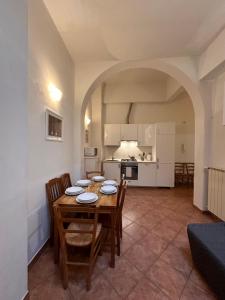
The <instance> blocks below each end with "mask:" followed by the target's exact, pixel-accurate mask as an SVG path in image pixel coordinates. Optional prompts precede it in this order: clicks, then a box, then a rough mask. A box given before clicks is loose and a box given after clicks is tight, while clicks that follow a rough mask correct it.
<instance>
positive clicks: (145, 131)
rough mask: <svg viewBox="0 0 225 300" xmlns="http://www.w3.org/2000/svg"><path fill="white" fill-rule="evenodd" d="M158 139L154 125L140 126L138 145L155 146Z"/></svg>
mask: <svg viewBox="0 0 225 300" xmlns="http://www.w3.org/2000/svg"><path fill="white" fill-rule="evenodd" d="M155 137H156V126H155V125H154V124H139V125H138V145H139V146H154V145H155Z"/></svg>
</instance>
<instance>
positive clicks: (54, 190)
mask: <svg viewBox="0 0 225 300" xmlns="http://www.w3.org/2000/svg"><path fill="white" fill-rule="evenodd" d="M45 187H46V192H47V198H48V203H49V210H50V215H51V217H53V208H52V205H53V203H54V202H55V201H56V200H57V199H58V198H59V197H61V196H62V195H63V193H64V191H63V187H62V181H61V178H54V179H51V180H49V181H48V182H47V183H46V185H45Z"/></svg>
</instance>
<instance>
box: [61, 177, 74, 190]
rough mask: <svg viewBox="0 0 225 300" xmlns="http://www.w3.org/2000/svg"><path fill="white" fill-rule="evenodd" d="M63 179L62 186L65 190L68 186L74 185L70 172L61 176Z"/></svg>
mask: <svg viewBox="0 0 225 300" xmlns="http://www.w3.org/2000/svg"><path fill="white" fill-rule="evenodd" d="M61 181H62V187H63V190H64V192H65V190H66V189H67V188H68V187H71V186H72V183H71V179H70V174H69V173H65V174H63V175H62V176H61Z"/></svg>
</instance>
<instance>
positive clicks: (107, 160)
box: [103, 158, 156, 164]
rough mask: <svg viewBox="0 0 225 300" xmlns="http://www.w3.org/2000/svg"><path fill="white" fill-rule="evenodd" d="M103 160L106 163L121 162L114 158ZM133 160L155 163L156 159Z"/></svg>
mask: <svg viewBox="0 0 225 300" xmlns="http://www.w3.org/2000/svg"><path fill="white" fill-rule="evenodd" d="M103 162H107V163H118V162H121V159H116V158H115V160H110V159H105V160H103ZM134 162H137V163H152V164H154V163H156V161H153V160H137V161H134Z"/></svg>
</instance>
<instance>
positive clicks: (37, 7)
mask: <svg viewBox="0 0 225 300" xmlns="http://www.w3.org/2000/svg"><path fill="white" fill-rule="evenodd" d="M28 26H29V90H28V97H29V102H28V109H29V114H28V116H29V118H28V126H29V144H28V150H29V157H28V177H29V180H28V183H27V184H28V191H27V198H28V199H27V206H28V258H29V260H30V259H31V258H32V257H33V256H34V255H35V253H36V252H37V251H38V250H39V249H40V247H41V246H42V245H43V243H44V242H45V241H46V239H47V238H48V236H49V224H48V206H47V200H46V192H45V183H46V182H47V181H48V180H49V179H51V178H54V177H56V176H59V175H61V174H62V173H64V172H71V171H72V168H73V100H74V74H73V73H74V65H73V62H72V60H71V58H70V56H69V54H68V52H67V50H66V48H65V46H64V44H63V42H62V39H61V37H60V36H59V34H58V32H57V30H56V28H55V26H54V24H53V22H52V20H51V18H50V16H49V15H48V13H47V10H46V8H45V6H44V4H43V3H42V1H36V0H32V1H29V23H28ZM49 82H53V83H54V84H55V85H56V86H57V87H58V88H59V89H60V90H61V91H62V92H63V98H62V100H61V102H60V103H54V102H53V101H52V100H51V99H50V97H49V94H48V89H47V87H48V84H49ZM46 107H49V108H51V109H53V110H55V111H56V112H57V113H59V114H61V115H62V117H63V122H64V132H63V142H51V141H47V140H45V110H46Z"/></svg>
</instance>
